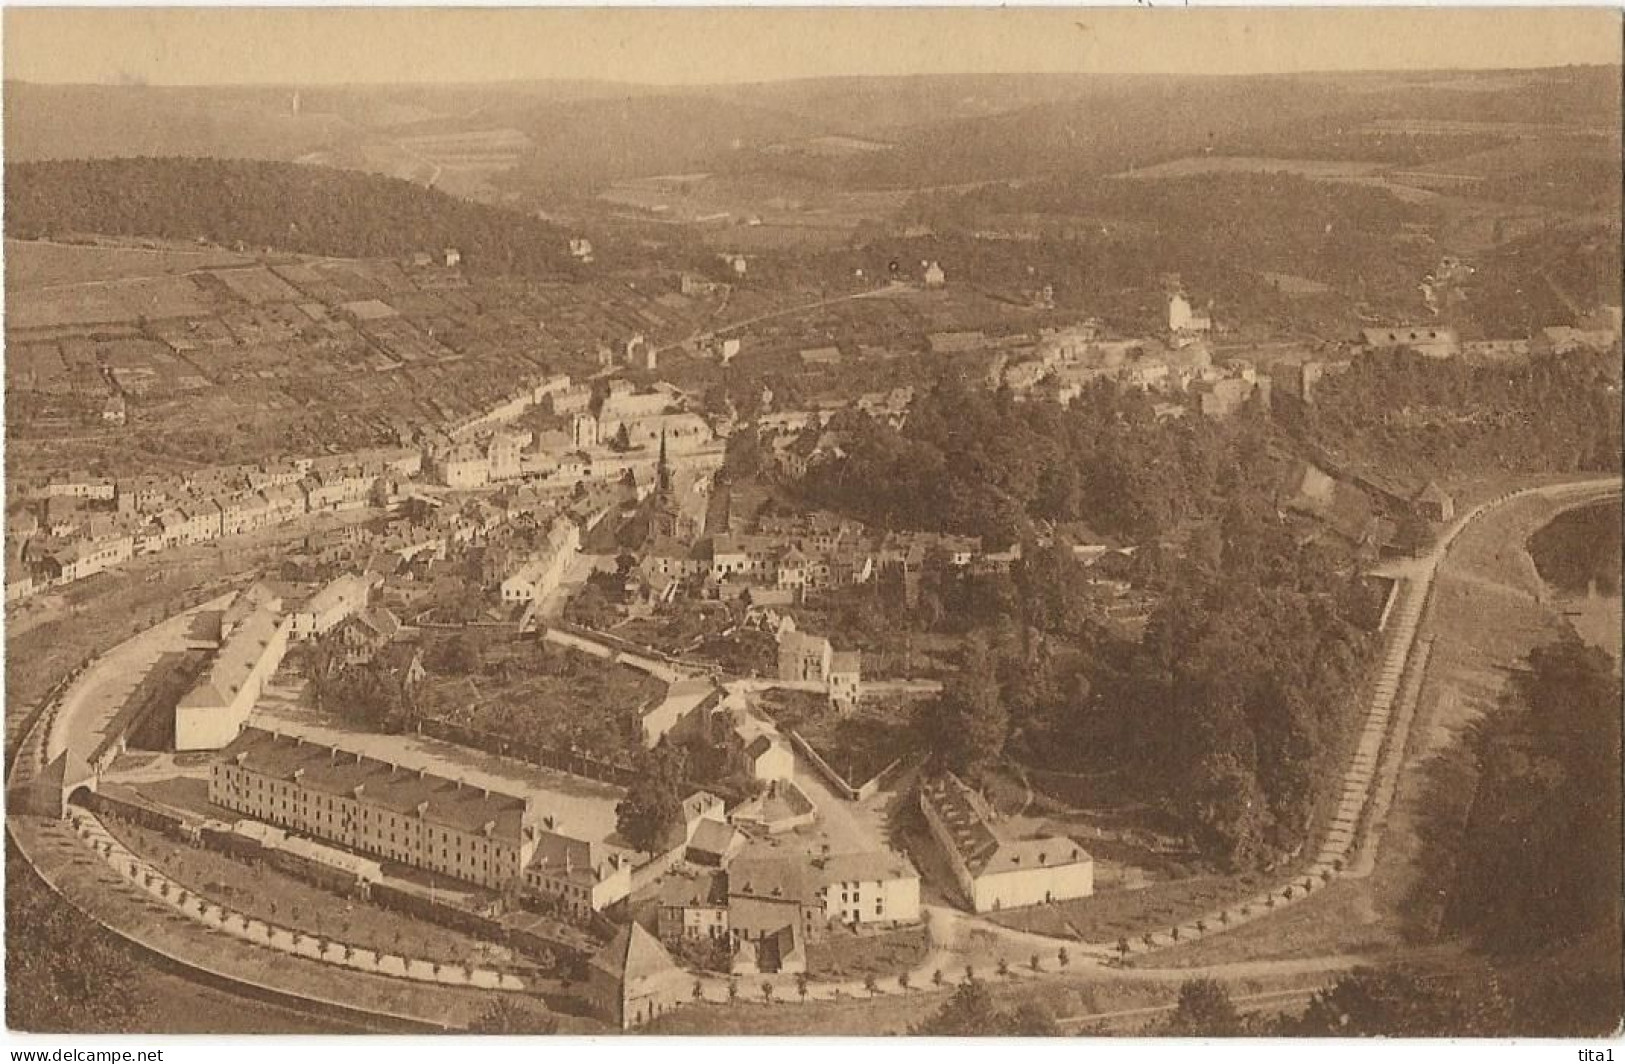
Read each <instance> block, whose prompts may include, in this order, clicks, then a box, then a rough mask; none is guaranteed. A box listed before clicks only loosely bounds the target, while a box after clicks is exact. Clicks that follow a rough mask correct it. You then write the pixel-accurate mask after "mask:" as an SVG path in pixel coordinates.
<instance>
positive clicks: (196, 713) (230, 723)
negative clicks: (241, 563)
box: [175, 592, 290, 751]
mask: <svg viewBox="0 0 1625 1064" xmlns="http://www.w3.org/2000/svg"><path fill="white" fill-rule="evenodd" d="M248 594H249V593H247V592H245V593H244V594H243V595H239V596H238V601H237V602H234V603H233V604H232V607H231V608H230V609H228V610H227V611H226V613H225V615H224V616H223V617H222V620H221V639H220V649H219V650H218V651H216V652H215V655H214V660H213V661H211V662H210V663H209V669H208V671H207V672H206V673H205V674H204V675H203V677H202V678H201V679H200V680H199V681H198V682H197V684H196V685H195V686H194V687H193V688H192V689H191V690H190V691H188V692H186V694H184V695H182V696H181V697H180V699H179V701H177V702H176V703H175V749H176V750H181V751H185V750H218V749H220V748H221V747H223V746H225V745H227V744H228V743H230V742H231V741H232V740H233V739H235V738H236V737H237V733H238V732H239V731H240V730H241V729H242V726H243V724H244V722H246V721H247V720H248V714H249V713H250V712H251V711H252V710H253V708H254V703H255V702H257V701H259V697H260V692H261V691H262V690H264V687H265V682H266V681H267V680H269V679H270V678H271V677H272V676H273V675H275V673H276V670H277V667H278V666H279V665H281V664H282V657H283V655H284V654H285V653H286V652H287V649H288V632H289V628H290V624H289V620H288V618H286V617H284V616H283V615H282V612H281V605H282V604H281V601H280V600H279V599H276V598H275V597H269V596H267V597H264V598H260V599H250V598H249V597H247V596H248Z"/></svg>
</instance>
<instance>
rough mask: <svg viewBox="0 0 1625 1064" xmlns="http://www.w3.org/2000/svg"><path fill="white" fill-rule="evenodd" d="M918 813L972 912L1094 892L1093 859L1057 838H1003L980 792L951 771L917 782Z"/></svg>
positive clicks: (1013, 906) (1081, 850)
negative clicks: (944, 857)
mask: <svg viewBox="0 0 1625 1064" xmlns="http://www.w3.org/2000/svg"><path fill="white" fill-rule="evenodd" d="M920 812H922V813H923V814H925V822H926V824H927V825H928V826H929V827H930V828H931V835H932V837H933V838H935V839H936V841H937V844H938V845H939V846H941V847H942V850H943V853H944V854H945V855H946V856H947V858H948V865H949V867H950V868H952V869H953V873H954V879H955V880H956V881H957V882H958V884H959V889H960V890H961V891H962V892H963V893H964V896H965V900H966V901H968V902H969V903H970V906H971V908H972V909H973V910H975V911H976V912H979V913H985V912H996V911H998V910H1000V909H1012V908H1017V907H1020V906H1023V905H1042V904H1046V903H1048V902H1056V901H1065V900H1067V899H1069V898H1085V897H1088V896H1089V895H1091V894H1093V893H1094V892H1095V863H1094V858H1092V857H1090V856H1089V854H1088V853H1087V852H1085V851H1084V849H1083V848H1082V847H1081V846H1079V845H1078V844H1077V843H1076V842H1074V841H1072V840H1071V839H1064V838H1057V837H1055V836H1042V837H1039V838H1019V839H1018V838H1009V837H1006V836H1004V835H1003V834H1002V833H1001V832H1000V831H998V830H997V828H996V827H995V826H994V816H993V812H992V810H990V809H989V808H988V807H987V803H986V802H984V801H983V800H982V797H981V795H979V794H977V793H976V792H975V791H973V790H971V788H970V787H968V786H966V785H965V783H964V782H963V781H962V780H960V778H959V777H958V776H955V775H954V774H953V773H951V772H948V773H943V774H942V775H941V776H938V777H937V778H935V779H932V780H928V781H925V782H922V783H921V784H920Z"/></svg>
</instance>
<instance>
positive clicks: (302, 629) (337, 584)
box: [288, 573, 372, 639]
mask: <svg viewBox="0 0 1625 1064" xmlns="http://www.w3.org/2000/svg"><path fill="white" fill-rule="evenodd" d="M371 586H372V585H371V584H369V583H368V582H367V581H366V580H365V579H364V578H362V577H360V576H357V575H355V574H354V573H345V574H344V575H343V576H340V577H337V578H335V579H334V580H333V581H331V582H330V583H329V584H328V585H327V586H326V587H324V588H322V589H321V590H320V591H318V592H316V593H315V594H314V595H312V596H310V598H308V599H306V600H305V601H304V602H303V603H301V604H300V605H298V606H296V607H294V608H293V609H291V610H289V611H288V613H289V619H290V626H289V635H291V636H292V637H293V638H294V639H309V638H311V637H313V636H319V635H326V634H327V633H328V632H329V631H330V630H332V629H333V628H334V627H336V626H337V625H338V624H339V622H341V621H343V620H344V619H345V618H347V617H351V616H354V615H355V614H357V613H360V612H361V611H362V610H363V609H365V608H366V605H367V593H368V591H369V590H370V588H371Z"/></svg>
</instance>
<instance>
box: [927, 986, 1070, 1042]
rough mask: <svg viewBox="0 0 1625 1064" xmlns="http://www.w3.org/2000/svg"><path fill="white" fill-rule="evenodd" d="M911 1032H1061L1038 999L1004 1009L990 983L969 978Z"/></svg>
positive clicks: (997, 1035) (1005, 1035) (1004, 1034)
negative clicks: (995, 998)
mask: <svg viewBox="0 0 1625 1064" xmlns="http://www.w3.org/2000/svg"><path fill="white" fill-rule="evenodd" d="M909 1033H910V1034H916V1035H928V1036H930V1037H933V1038H1030V1037H1045V1036H1054V1035H1057V1034H1060V1031H1059V1030H1057V1029H1056V1026H1055V1021H1054V1020H1053V1019H1051V1018H1050V1015H1049V1014H1048V1013H1047V1012H1045V1011H1044V1009H1043V1007H1042V1006H1040V1005H1038V1004H1037V1003H1036V1002H1033V1001H1024V1002H1022V1003H1021V1004H1020V1005H1018V1006H1016V1007H1015V1008H1014V1009H1001V1008H1000V1007H999V1005H998V1003H997V1002H996V1001H994V1000H993V994H992V993H991V992H990V991H989V990H988V988H987V984H985V983H983V982H982V981H981V980H979V979H967V980H966V981H965V982H963V983H961V984H960V985H959V989H957V990H955V991H954V994H953V997H951V998H949V999H948V1000H947V1001H946V1002H944V1003H943V1005H942V1007H941V1008H940V1009H938V1010H937V1011H936V1012H934V1013H932V1014H931V1015H930V1016H928V1017H926V1018H925V1019H924V1020H922V1021H920V1022H919V1023H918V1024H915V1025H914V1027H913V1028H912V1029H911V1030H910V1031H909Z"/></svg>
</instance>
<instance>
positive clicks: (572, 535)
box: [502, 517, 581, 602]
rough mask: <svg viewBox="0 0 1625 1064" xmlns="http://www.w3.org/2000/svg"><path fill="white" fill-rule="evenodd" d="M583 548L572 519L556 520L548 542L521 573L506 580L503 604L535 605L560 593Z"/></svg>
mask: <svg viewBox="0 0 1625 1064" xmlns="http://www.w3.org/2000/svg"><path fill="white" fill-rule="evenodd" d="M580 546H581V530H580V529H578V528H576V525H575V522H574V521H571V520H570V519H568V518H565V517H560V518H556V519H555V520H554V522H553V525H552V527H551V528H549V529H548V530H547V541H546V542H545V543H544V544H543V545H542V549H541V550H539V551H537V552H536V554H535V555H533V556H532V557H531V558H530V559H529V560H528V561H526V562H525V564H524V565H521V566H520V567H519V569H518V570H517V571H515V572H514V573H513V575H512V576H509V577H508V578H507V579H506V580H504V581H502V601H503V602H535V601H538V600H540V599H545V598H547V596H549V595H551V594H552V593H553V592H554V591H556V590H558V586H559V581H561V580H563V579H564V577H565V574H566V573H568V572H569V571H570V563H571V561H573V560H574V559H575V556H576V551H577V550H578V549H579V548H580Z"/></svg>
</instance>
